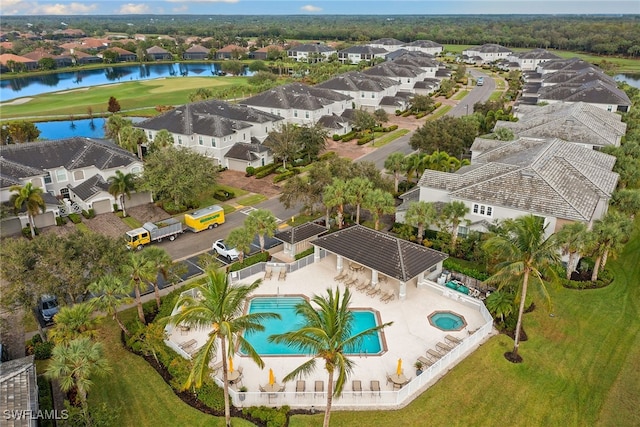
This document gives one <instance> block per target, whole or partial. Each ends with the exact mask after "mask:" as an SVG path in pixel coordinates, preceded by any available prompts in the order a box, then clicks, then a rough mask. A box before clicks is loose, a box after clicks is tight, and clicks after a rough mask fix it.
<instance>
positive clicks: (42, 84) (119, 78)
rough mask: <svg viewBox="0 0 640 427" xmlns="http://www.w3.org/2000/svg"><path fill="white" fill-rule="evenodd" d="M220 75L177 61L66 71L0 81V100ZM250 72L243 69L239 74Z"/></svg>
mask: <svg viewBox="0 0 640 427" xmlns="http://www.w3.org/2000/svg"><path fill="white" fill-rule="evenodd" d="M221 73H222V71H221V68H220V63H215V62H189V63H182V62H177V63H174V64H136V65H127V66H123V67H105V68H98V69H94V70H80V71H70V72H64V73H55V74H47V75H43V76H31V77H20V78H16V79H8V80H2V81H0V100H1V101H2V102H5V101H9V100H11V99H14V98H21V97H25V96H34V95H39V94H41V93H49V92H56V91H60V90H71V89H77V88H81V87H90V86H97V85H104V84H109V83H117V82H127V81H135V80H152V79H157V78H161V77H189V76H191V77H193V76H210V77H218V76H219V75H220V74H221ZM251 74H252V73H251V72H250V71H249V70H248V69H246V68H245V70H244V72H243V75H247V76H248V75H251Z"/></svg>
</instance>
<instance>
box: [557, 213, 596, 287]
mask: <svg viewBox="0 0 640 427" xmlns="http://www.w3.org/2000/svg"><path fill="white" fill-rule="evenodd" d="M588 233H589V231H588V230H587V224H585V223H584V222H580V221H576V222H572V223H569V224H565V225H564V226H563V227H562V228H561V229H560V231H558V233H556V236H557V237H556V238H557V239H558V243H559V245H560V249H562V253H563V254H564V255H569V260H568V261H567V268H566V277H567V280H568V279H571V273H573V272H574V271H575V270H576V267H577V266H578V261H579V258H580V253H581V252H582V251H583V250H584V249H585V247H586V244H587V242H588Z"/></svg>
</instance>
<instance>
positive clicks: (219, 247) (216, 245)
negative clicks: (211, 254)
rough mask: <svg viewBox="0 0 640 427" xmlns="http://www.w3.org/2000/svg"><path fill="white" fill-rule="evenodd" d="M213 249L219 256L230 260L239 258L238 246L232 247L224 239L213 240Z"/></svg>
mask: <svg viewBox="0 0 640 427" xmlns="http://www.w3.org/2000/svg"><path fill="white" fill-rule="evenodd" d="M212 249H213V250H214V251H216V253H217V254H218V256H221V257H224V258H226V259H227V260H228V261H236V260H237V259H238V255H239V254H238V251H237V250H236V248H230V247H228V246H227V245H226V244H225V243H224V240H222V239H219V240H216V241H215V242H213V247H212Z"/></svg>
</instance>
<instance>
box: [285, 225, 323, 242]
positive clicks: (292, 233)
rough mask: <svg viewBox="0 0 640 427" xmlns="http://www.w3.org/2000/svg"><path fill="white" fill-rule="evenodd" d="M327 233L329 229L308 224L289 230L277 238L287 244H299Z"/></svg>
mask: <svg viewBox="0 0 640 427" xmlns="http://www.w3.org/2000/svg"><path fill="white" fill-rule="evenodd" d="M326 232H327V228H326V227H323V226H322V225H318V224H315V223H313V222H307V223H305V224H301V225H299V226H297V227H293V228H290V229H288V230H284V231H280V232H278V233H276V234H275V236H274V237H275V238H276V239H278V240H282V241H283V242H285V243H291V244H294V243H299V242H302V241H304V240H307V239H309V238H311V237H314V236H319V235H321V234H324V233H326Z"/></svg>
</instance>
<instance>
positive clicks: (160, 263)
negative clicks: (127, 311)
mask: <svg viewBox="0 0 640 427" xmlns="http://www.w3.org/2000/svg"><path fill="white" fill-rule="evenodd" d="M142 256H143V257H144V258H145V259H146V260H147V261H149V262H150V263H151V264H152V265H153V268H154V270H155V271H156V277H155V279H153V280H152V281H151V284H152V285H153V292H154V294H155V297H156V306H157V307H158V310H160V286H159V285H158V275H162V278H163V279H164V280H165V281H166V280H167V279H168V278H169V272H170V270H171V266H172V265H173V260H172V259H171V257H170V256H169V254H168V253H167V251H165V250H164V249H162V248H160V247H158V246H151V247H148V248H146V250H145V251H143V252H142Z"/></svg>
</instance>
